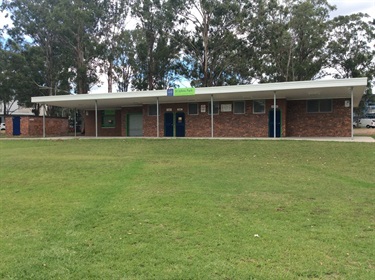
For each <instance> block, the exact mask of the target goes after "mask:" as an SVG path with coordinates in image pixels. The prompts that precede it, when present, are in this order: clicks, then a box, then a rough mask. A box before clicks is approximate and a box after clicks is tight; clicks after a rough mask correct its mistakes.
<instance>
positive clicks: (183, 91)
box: [174, 88, 195, 96]
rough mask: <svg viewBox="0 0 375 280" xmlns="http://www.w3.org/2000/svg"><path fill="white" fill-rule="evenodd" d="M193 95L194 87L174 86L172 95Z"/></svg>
mask: <svg viewBox="0 0 375 280" xmlns="http://www.w3.org/2000/svg"><path fill="white" fill-rule="evenodd" d="M185 95H195V88H175V89H174V96H185Z"/></svg>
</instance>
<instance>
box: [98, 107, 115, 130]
mask: <svg viewBox="0 0 375 280" xmlns="http://www.w3.org/2000/svg"><path fill="white" fill-rule="evenodd" d="M101 113H102V114H101V115H102V127H116V111H115V110H104V111H102V112H101Z"/></svg>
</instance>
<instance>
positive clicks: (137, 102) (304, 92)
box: [31, 78, 367, 110]
mask: <svg viewBox="0 0 375 280" xmlns="http://www.w3.org/2000/svg"><path fill="white" fill-rule="evenodd" d="M366 86H367V78H352V79H340V80H314V81H302V82H284V83H269V84H252V85H238V86H221V87H207V88H196V90H195V95H188V96H167V90H166V89H165V90H155V91H133V92H119V93H101V94H80V95H57V96H38V97H32V98H31V102H33V103H40V104H47V105H52V106H58V107H64V108H76V109H84V110H93V109H94V108H95V101H97V106H98V109H111V108H121V107H130V106H141V105H143V104H155V103H156V100H157V98H158V99H159V103H160V104H165V103H186V102H208V101H210V100H211V95H212V96H213V99H214V101H234V100H254V99H273V98H274V93H276V98H277V99H287V100H306V99H335V98H348V99H350V98H351V89H352V88H353V100H354V102H353V105H354V107H357V106H358V104H359V102H360V100H361V98H362V96H363V94H364V92H365V89H366Z"/></svg>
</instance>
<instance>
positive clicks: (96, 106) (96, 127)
mask: <svg viewBox="0 0 375 280" xmlns="http://www.w3.org/2000/svg"><path fill="white" fill-rule="evenodd" d="M95 137H98V100H95Z"/></svg>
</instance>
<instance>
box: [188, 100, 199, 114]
mask: <svg viewBox="0 0 375 280" xmlns="http://www.w3.org/2000/svg"><path fill="white" fill-rule="evenodd" d="M189 115H198V104H196V103H189Z"/></svg>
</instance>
